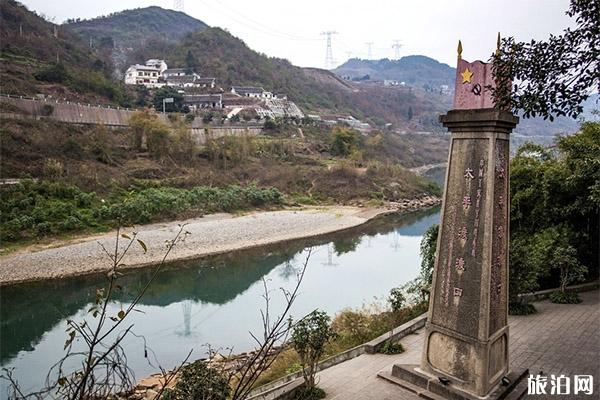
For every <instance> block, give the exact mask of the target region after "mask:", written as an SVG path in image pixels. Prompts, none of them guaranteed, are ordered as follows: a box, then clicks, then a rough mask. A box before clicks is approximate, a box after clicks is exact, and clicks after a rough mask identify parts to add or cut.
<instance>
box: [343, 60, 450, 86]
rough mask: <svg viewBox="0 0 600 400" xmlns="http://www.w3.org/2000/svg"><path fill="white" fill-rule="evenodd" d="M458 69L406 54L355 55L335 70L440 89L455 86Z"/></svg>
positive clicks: (354, 76)
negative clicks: (364, 57)
mask: <svg viewBox="0 0 600 400" xmlns="http://www.w3.org/2000/svg"><path fill="white" fill-rule="evenodd" d="M455 71H456V69H455V68H452V67H450V66H448V65H447V64H442V63H440V62H438V61H436V60H434V59H433V58H429V57H426V56H418V55H416V56H406V57H402V58H401V59H399V60H389V59H387V58H384V59H381V60H361V59H358V58H352V59H350V60H348V61H346V62H345V63H344V64H342V65H340V66H339V67H337V68H336V69H334V70H333V72H335V73H336V74H338V75H340V76H344V77H348V78H350V79H364V78H365V77H367V76H368V77H369V79H375V80H384V79H390V80H397V81H400V82H406V84H408V85H413V86H419V87H423V86H428V87H432V88H439V87H440V86H441V85H448V86H450V87H452V86H453V85H454V78H455V76H456V75H455V73H456V72H455Z"/></svg>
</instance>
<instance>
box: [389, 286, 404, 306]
mask: <svg viewBox="0 0 600 400" xmlns="http://www.w3.org/2000/svg"><path fill="white" fill-rule="evenodd" d="M405 302H406V297H404V293H403V292H402V289H400V288H393V289H392V290H390V296H389V297H388V303H390V306H391V307H392V311H399V310H400V309H401V308H402V307H404V303H405Z"/></svg>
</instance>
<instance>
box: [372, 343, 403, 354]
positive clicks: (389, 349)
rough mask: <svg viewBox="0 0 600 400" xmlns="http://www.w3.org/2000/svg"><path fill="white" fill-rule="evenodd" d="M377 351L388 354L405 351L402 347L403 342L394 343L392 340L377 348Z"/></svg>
mask: <svg viewBox="0 0 600 400" xmlns="http://www.w3.org/2000/svg"><path fill="white" fill-rule="evenodd" d="M377 352H378V353H381V354H388V355H393V354H400V353H404V347H402V344H400V343H394V342H392V341H391V340H388V341H387V342H385V343H384V344H383V346H381V348H379V349H378V350H377Z"/></svg>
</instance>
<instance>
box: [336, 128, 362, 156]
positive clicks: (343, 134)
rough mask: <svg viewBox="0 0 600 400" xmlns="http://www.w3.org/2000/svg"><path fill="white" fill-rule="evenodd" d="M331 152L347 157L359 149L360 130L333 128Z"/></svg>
mask: <svg viewBox="0 0 600 400" xmlns="http://www.w3.org/2000/svg"><path fill="white" fill-rule="evenodd" d="M331 133H332V142H331V154H333V155H334V156H342V157H347V156H349V155H350V154H352V153H353V152H355V151H356V150H358V132H356V131H355V130H352V129H348V128H341V127H335V128H333V131H332V132H331Z"/></svg>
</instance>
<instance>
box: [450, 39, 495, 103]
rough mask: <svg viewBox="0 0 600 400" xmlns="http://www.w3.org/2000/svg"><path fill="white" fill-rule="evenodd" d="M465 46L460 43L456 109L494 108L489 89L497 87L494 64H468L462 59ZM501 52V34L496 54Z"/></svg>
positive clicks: (474, 62) (480, 62)
mask: <svg viewBox="0 0 600 400" xmlns="http://www.w3.org/2000/svg"><path fill="white" fill-rule="evenodd" d="M462 51H463V46H462V42H461V41H460V40H459V41H458V48H457V52H458V57H457V65H456V81H455V88H454V109H455V110H473V109H479V108H493V107H494V100H493V98H492V93H491V91H490V90H489V89H488V88H489V87H495V86H496V82H495V79H494V77H493V74H492V64H489V63H484V62H483V61H479V60H477V61H473V62H468V61H466V60H463V58H462ZM499 51H500V33H498V38H497V42H496V53H497V52H499Z"/></svg>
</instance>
